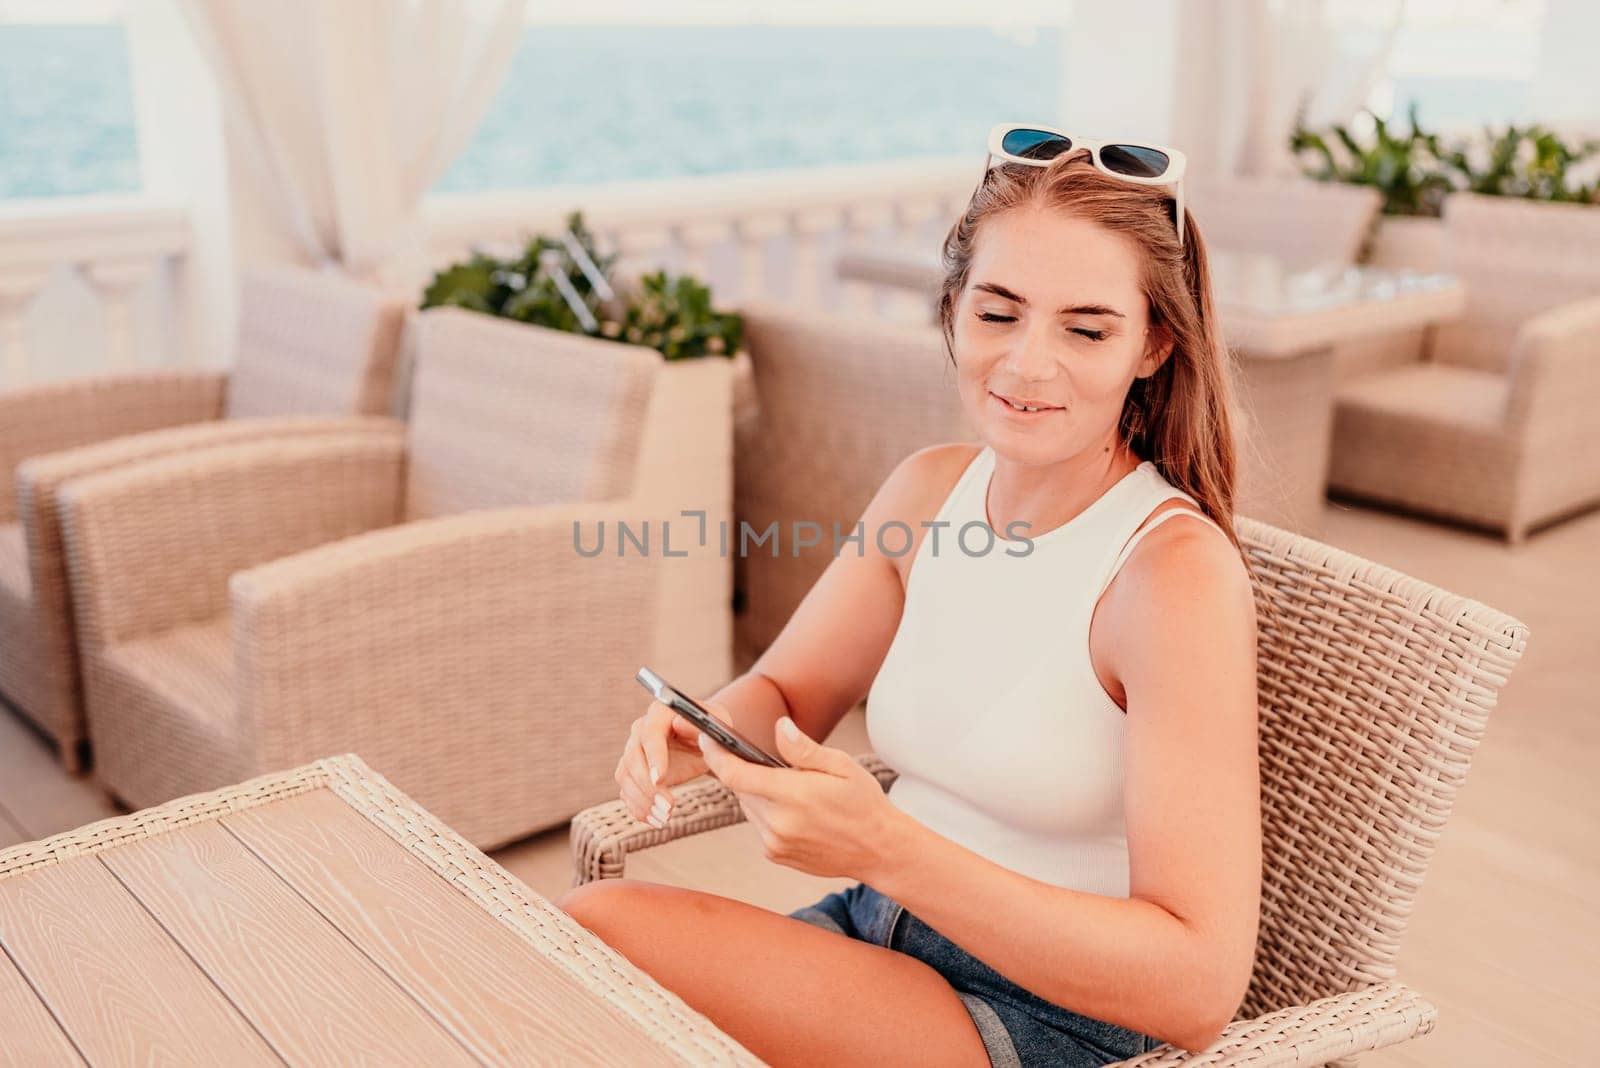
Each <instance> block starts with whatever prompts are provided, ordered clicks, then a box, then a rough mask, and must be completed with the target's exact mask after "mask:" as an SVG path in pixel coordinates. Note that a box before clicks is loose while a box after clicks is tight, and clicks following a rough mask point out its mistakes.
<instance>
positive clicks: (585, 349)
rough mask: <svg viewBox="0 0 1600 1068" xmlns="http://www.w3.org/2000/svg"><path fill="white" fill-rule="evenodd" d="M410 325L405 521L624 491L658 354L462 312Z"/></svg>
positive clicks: (431, 314) (426, 315)
mask: <svg viewBox="0 0 1600 1068" xmlns="http://www.w3.org/2000/svg"><path fill="white" fill-rule="evenodd" d="M414 326H415V332H416V350H415V356H416V367H415V371H414V374H413V379H412V387H411V415H410V419H409V421H408V424H407V436H408V448H407V469H406V498H405V516H406V518H407V519H419V518H424V517H427V516H435V515H447V514H451V513H455V512H464V511H472V510H475V509H480V508H503V507H513V506H517V505H538V504H554V503H559V502H563V501H580V500H611V499H617V498H621V497H625V496H627V495H628V494H629V493H630V492H632V490H633V486H634V472H635V468H636V464H637V462H638V456H639V443H640V436H641V431H642V428H643V426H644V423H645V416H646V409H647V407H648V405H649V402H650V394H651V390H652V388H653V387H654V384H655V381H656V376H657V375H658V374H659V373H660V371H661V364H662V362H663V361H662V357H661V354H660V353H658V352H656V351H655V350H654V349H649V348H645V347H643V346H639V345H628V344H623V343H620V342H616V341H605V340H601V339H599V338H591V337H584V336H582V335H579V334H569V333H565V332H563V331H559V330H550V329H547V328H545V327H540V326H530V325H528V324H527V323H519V322H514V321H512V320H508V319H500V318H496V317H495V316H492V315H486V314H483V313H480V312H475V311H466V310H464V309H461V308H430V309H428V310H427V311H425V312H423V313H422V314H421V315H419V316H417V317H416V321H415V323H414Z"/></svg>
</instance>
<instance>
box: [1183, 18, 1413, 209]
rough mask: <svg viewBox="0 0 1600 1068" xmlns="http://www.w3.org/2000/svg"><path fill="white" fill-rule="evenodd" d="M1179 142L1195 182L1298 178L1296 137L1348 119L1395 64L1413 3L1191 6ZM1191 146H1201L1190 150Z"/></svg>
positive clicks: (1185, 39)
mask: <svg viewBox="0 0 1600 1068" xmlns="http://www.w3.org/2000/svg"><path fill="white" fill-rule="evenodd" d="M1180 11H1181V18H1182V28H1183V31H1184V32H1183V44H1182V45H1181V46H1180V50H1179V55H1178V57H1177V64H1178V67H1177V78H1176V80H1175V101H1174V108H1173V115H1174V125H1173V129H1174V134H1173V136H1174V143H1177V144H1180V145H1183V146H1185V149H1186V151H1188V154H1189V157H1190V169H1191V171H1192V172H1193V173H1194V174H1195V175H1196V177H1204V178H1218V179H1226V178H1228V177H1230V176H1233V175H1281V174H1287V173H1295V172H1297V170H1298V168H1297V167H1296V166H1295V164H1294V160H1293V154H1292V153H1291V152H1290V151H1289V137H1290V134H1291V133H1292V132H1293V131H1294V122H1295V115H1296V112H1297V110H1298V109H1299V108H1301V107H1302V106H1304V107H1305V120H1306V122H1307V124H1308V125H1310V126H1312V127H1321V126H1326V125H1327V124H1329V123H1333V122H1340V123H1342V122H1348V121H1349V120H1350V119H1351V118H1352V117H1353V116H1355V115H1356V114H1357V113H1358V112H1359V111H1360V110H1361V108H1362V106H1363V105H1364V104H1365V103H1366V101H1367V98H1368V97H1369V96H1370V95H1371V94H1372V91H1373V89H1374V88H1375V87H1376V86H1377V84H1378V81H1379V80H1380V79H1381V78H1382V77H1383V74H1384V71H1385V69H1386V67H1387V65H1388V60H1389V55H1390V52H1391V50H1392V48H1393V44H1394V38H1395V34H1396V32H1397V31H1398V30H1399V26H1400V20H1401V18H1402V17H1403V15H1404V11H1405V3H1404V0H1187V2H1186V3H1185V4H1184V5H1183V6H1182V7H1181V8H1180ZM1191 146H1192V147H1191Z"/></svg>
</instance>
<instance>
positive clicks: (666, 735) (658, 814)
mask: <svg viewBox="0 0 1600 1068" xmlns="http://www.w3.org/2000/svg"><path fill="white" fill-rule="evenodd" d="M700 704H701V705H703V706H705V708H706V709H707V710H708V711H709V712H710V713H711V714H712V715H714V716H716V717H717V718H718V719H720V720H722V722H724V723H729V724H731V723H732V722H733V716H732V714H731V713H729V711H728V709H727V706H725V705H723V704H721V703H720V702H715V701H701V702H700ZM699 739H700V728H699V727H696V726H695V725H694V724H693V723H690V722H689V721H688V720H686V719H684V718H683V717H682V716H680V715H678V714H677V713H676V712H674V711H673V710H672V708H671V706H670V705H664V704H662V703H661V702H660V701H651V702H650V707H649V708H647V709H645V713H644V715H642V716H640V717H639V718H638V719H636V720H634V721H633V726H632V727H631V728H629V730H628V742H627V744H626V745H624V746H623V747H622V759H620V760H618V761H617V770H616V772H615V773H614V774H613V776H612V777H613V778H615V779H616V780H617V786H618V788H619V789H620V795H621V797H622V802H623V804H625V805H627V806H628V811H629V812H631V813H632V814H633V817H634V819H636V820H638V821H639V822H640V823H648V824H650V826H652V827H664V826H666V823H667V816H668V815H669V814H670V813H671V812H672V794H671V793H669V792H668V791H667V790H666V789H665V787H668V786H676V785H677V784H678V783H680V782H688V781H689V780H690V779H693V778H695V777H696V776H698V775H704V774H705V773H706V762H705V758H704V757H702V756H701V755H700V746H699V744H698V742H699Z"/></svg>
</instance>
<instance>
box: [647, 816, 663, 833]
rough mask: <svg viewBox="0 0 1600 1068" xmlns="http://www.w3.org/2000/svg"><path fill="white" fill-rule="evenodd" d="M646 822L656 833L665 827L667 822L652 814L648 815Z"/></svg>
mask: <svg viewBox="0 0 1600 1068" xmlns="http://www.w3.org/2000/svg"><path fill="white" fill-rule="evenodd" d="M648 822H649V824H650V826H652V827H654V828H655V829H656V830H658V831H659V830H660V829H661V828H663V827H665V826H666V825H667V821H666V820H664V819H662V818H661V817H660V816H657V815H656V814H655V813H654V812H652V813H650V819H649V821H648Z"/></svg>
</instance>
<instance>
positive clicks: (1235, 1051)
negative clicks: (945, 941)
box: [571, 519, 1528, 1066]
mask: <svg viewBox="0 0 1600 1068" xmlns="http://www.w3.org/2000/svg"><path fill="white" fill-rule="evenodd" d="M1238 527H1239V534H1240V537H1241V539H1242V540H1243V542H1244V544H1245V547H1246V549H1247V551H1248V553H1249V556H1250V558H1251V562H1252V565H1253V567H1254V569H1255V571H1256V597H1257V600H1258V602H1262V603H1265V602H1271V603H1272V604H1273V605H1274V606H1275V607H1276V609H1277V611H1278V613H1279V616H1280V621H1279V622H1274V621H1273V620H1272V619H1271V617H1270V616H1269V615H1268V614H1267V612H1266V611H1265V610H1263V611H1262V613H1261V634H1260V644H1259V661H1258V668H1257V670H1258V680H1259V691H1260V699H1261V703H1260V717H1261V721H1260V743H1261V773H1262V819H1263V836H1264V856H1263V886H1262V914H1261V927H1260V934H1259V938H1258V941H1257V944H1256V958H1255V973H1254V976H1253V978H1252V981H1251V984H1250V989H1249V991H1248V993H1247V995H1246V997H1245V999H1244V1002H1243V1004H1242V1005H1241V1007H1240V1009H1239V1012H1238V1014H1237V1016H1236V1017H1235V1020H1234V1022H1233V1023H1232V1024H1231V1025H1230V1026H1229V1027H1228V1029H1227V1031H1226V1032H1225V1034H1224V1035H1223V1037H1222V1038H1221V1039H1219V1040H1218V1042H1217V1043H1216V1044H1215V1045H1214V1046H1212V1047H1211V1048H1210V1049H1208V1050H1206V1051H1204V1052H1201V1053H1197V1054H1186V1053H1185V1052H1184V1051H1182V1050H1180V1049H1177V1048H1175V1047H1172V1046H1163V1047H1161V1048H1158V1049H1156V1050H1152V1051H1151V1052H1149V1053H1146V1054H1143V1055H1141V1056H1139V1057H1137V1058H1134V1059H1132V1060H1130V1061H1126V1062H1124V1063H1126V1064H1137V1065H1177V1064H1184V1065H1201V1064H1205V1065H1234V1064H1239V1065H1242V1064H1250V1065H1295V1066H1302V1065H1313V1064H1324V1063H1329V1062H1334V1061H1341V1060H1342V1061H1343V1063H1350V1062H1349V1060H1347V1059H1348V1058H1353V1057H1354V1056H1355V1055H1356V1054H1358V1053H1361V1052H1363V1051H1366V1050H1372V1049H1378V1048H1380V1047H1383V1046H1389V1045H1394V1044H1395V1043H1398V1042H1403V1041H1405V1040H1407V1039H1409V1038H1413V1037H1416V1036H1418V1035H1423V1034H1426V1033H1427V1032H1429V1031H1430V1030H1432V1028H1433V1026H1434V1022H1435V1019H1436V1016H1437V1011H1436V1009H1435V1008H1434V1006H1433V1005H1431V1004H1430V1003H1429V1002H1428V1001H1426V1000H1425V999H1424V998H1423V997H1422V996H1420V995H1419V994H1417V993H1416V992H1414V991H1412V990H1410V989H1408V988H1407V987H1405V986H1404V985H1403V984H1402V983H1400V982H1398V981H1397V979H1396V969H1395V957H1396V954H1397V952H1398V950H1399V945H1400V939H1401V937H1402V936H1403V935H1404V933H1405V929H1406V922H1407V919H1408V917H1409V915H1410V912H1411V907H1412V902H1413V900H1414V899H1415V897H1416V894H1417V890H1418V888H1419V887H1420V885H1421V882H1422V878H1423V875H1424V874H1425V872H1426V870H1427V865H1428V861H1429V859H1430V857H1431V856H1432V854H1433V850H1434V846H1435V844H1436V843H1437V841H1438V838H1439V834H1440V832H1441V830H1442V829H1443V827H1444V823H1445V820H1446V818H1447V817H1448V816H1449V814H1450V809H1451V806H1452V804H1453V803H1454V799H1455V794H1456V791H1457V789H1458V788H1459V787H1460V785H1461V783H1462V781H1463V779H1464V778H1465V776H1466V773H1467V768H1468V764H1469V763H1470V761H1471V759H1472V755H1473V751H1474V750H1475V749H1476V747H1477V745H1478V743H1479V741H1480V740H1481V739H1482V737H1483V733H1484V729H1485V725H1486V723H1487V720H1488V717H1489V713H1490V711H1491V710H1492V709H1493V708H1494V706H1495V703H1496V700H1497V698H1498V693H1499V690H1500V689H1501V688H1502V687H1503V686H1504V685H1505V683H1506V679H1507V677H1508V676H1509V674H1510V672H1511V670H1512V668H1513V667H1514V666H1515V665H1516V663H1517V661H1518V660H1519V659H1520V658H1521V656H1522V653H1523V650H1524V648H1525V646H1526V642H1527V633H1528V631H1527V627H1526V626H1524V625H1523V624H1522V623H1520V622H1519V621H1517V620H1515V619H1513V618H1511V617H1509V616H1506V615H1504V614H1503V613H1500V612H1497V611H1494V610H1493V609H1491V608H1488V607H1486V606H1484V605H1482V604H1479V603H1477V602H1475V601H1471V600H1467V599H1466V598H1463V597H1458V596H1455V595H1453V594H1450V593H1447V592H1445V591H1444V590H1441V589H1438V588H1437V587H1434V586H1430V585H1428V584H1427V583H1424V582H1420V581H1418V580H1416V579H1413V578H1410V577H1407V576H1405V575H1402V574H1399V573H1397V572H1395V571H1393V570H1391V569H1389V568H1386V567H1382V566H1380V565H1378V564H1375V563H1372V562H1370V561H1367V560H1363V559H1360V558H1358V557H1356V556H1353V555H1351V554H1349V553H1346V552H1342V551H1340V550H1338V549H1334V548H1331V547H1329V546H1326V545H1323V544H1320V543H1318V542H1315V541H1313V540H1311V539H1309V538H1305V537H1301V536H1299V535H1295V534H1291V533H1289V532H1287V531H1283V530H1280V529H1278V528H1275V527H1271V526H1268V525H1266V524H1264V523H1260V522H1258V521H1255V520H1251V519H1240V520H1239V523H1238ZM857 759H858V760H859V761H860V762H861V763H862V764H863V765H864V766H865V767H867V768H868V769H869V770H871V771H872V772H873V773H874V774H875V775H876V776H877V777H878V778H879V780H880V781H881V782H883V783H884V784H885V787H886V788H887V786H888V784H890V783H891V782H892V781H893V779H894V777H895V773H894V771H893V770H892V769H890V768H888V767H886V766H885V765H884V764H883V762H882V761H881V760H879V759H878V758H877V757H876V756H874V755H873V754H870V753H869V754H863V755H861V756H859V757H858V758H857ZM673 796H674V798H675V800H674V803H673V808H672V815H671V816H670V817H669V818H668V821H667V826H666V827H665V828H662V829H660V830H657V829H655V828H652V827H650V826H647V825H645V824H642V823H639V822H637V821H635V820H634V819H633V818H632V816H630V815H629V814H628V812H627V810H626V808H625V807H624V806H623V804H622V802H620V801H611V802H608V803H606V804H603V805H598V806H596V807H594V808H592V809H589V810H587V811H585V812H581V813H579V814H578V816H577V817H576V818H575V819H574V820H573V822H572V831H571V840H572V853H573V863H574V879H573V882H574V885H578V884H581V883H584V882H589V881H591V880H595V879H605V878H615V877H618V876H621V875H622V874H623V865H624V863H625V861H626V859H627V856H628V854H629V853H632V852H634V851H637V850H641V849H648V848H650V847H652V846H657V845H661V844H662V843H665V842H669V841H672V840H673V839H677V838H682V837H685V836H687V835H690V834H695V833H698V832H700V831H703V830H709V829H711V828H713V827H721V826H725V825H728V824H732V823H737V822H739V821H740V820H742V819H743V818H744V815H743V812H742V810H741V809H740V807H739V804H738V800H737V798H736V797H735V796H734V795H733V794H732V793H731V792H729V791H728V790H727V789H725V788H724V787H723V786H722V785H721V784H720V783H719V782H717V781H716V780H715V779H713V778H710V777H701V778H698V779H695V780H693V781H691V782H689V783H685V784H683V785H681V786H679V787H676V788H674V789H673Z"/></svg>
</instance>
